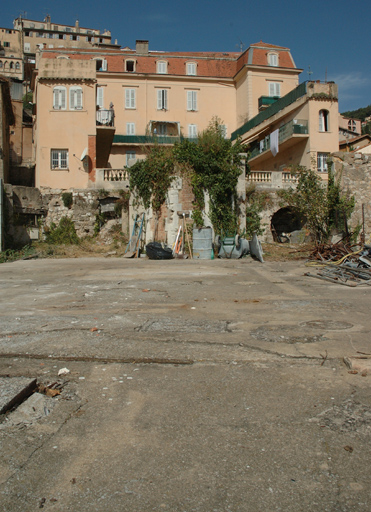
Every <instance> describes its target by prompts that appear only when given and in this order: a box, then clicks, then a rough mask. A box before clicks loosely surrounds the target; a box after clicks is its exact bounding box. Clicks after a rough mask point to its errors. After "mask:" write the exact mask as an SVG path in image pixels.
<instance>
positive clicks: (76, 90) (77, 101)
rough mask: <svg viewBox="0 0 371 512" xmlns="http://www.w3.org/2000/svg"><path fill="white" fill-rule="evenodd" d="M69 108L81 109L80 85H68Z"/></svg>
mask: <svg viewBox="0 0 371 512" xmlns="http://www.w3.org/2000/svg"><path fill="white" fill-rule="evenodd" d="M70 110H82V88H81V87H70Z"/></svg>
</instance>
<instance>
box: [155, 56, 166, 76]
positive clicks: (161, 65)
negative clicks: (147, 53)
mask: <svg viewBox="0 0 371 512" xmlns="http://www.w3.org/2000/svg"><path fill="white" fill-rule="evenodd" d="M157 73H160V74H162V75H166V73H167V62H166V61H165V60H159V61H158V62H157Z"/></svg>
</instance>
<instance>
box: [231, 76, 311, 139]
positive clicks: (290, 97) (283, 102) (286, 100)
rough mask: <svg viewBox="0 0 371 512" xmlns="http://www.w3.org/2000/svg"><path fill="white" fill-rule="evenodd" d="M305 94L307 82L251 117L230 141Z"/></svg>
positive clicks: (234, 133) (233, 134) (235, 132)
mask: <svg viewBox="0 0 371 512" xmlns="http://www.w3.org/2000/svg"><path fill="white" fill-rule="evenodd" d="M306 93H307V82H303V83H302V84H300V85H299V86H298V87H296V89H294V90H292V91H290V92H289V93H288V94H286V95H285V96H283V97H282V98H280V99H279V100H277V101H276V102H274V103H273V105H271V106H270V107H268V108H266V109H265V110H263V111H262V112H260V113H259V114H258V115H257V116H255V117H253V118H252V119H250V120H249V121H247V122H246V123H245V124H243V125H242V126H241V127H240V128H238V129H237V130H235V131H234V132H233V133H232V135H231V139H232V140H235V139H237V137H239V136H242V135H244V134H245V133H247V132H249V131H250V130H252V129H253V128H255V126H258V125H259V124H261V123H262V122H263V121H265V120H266V119H269V118H270V117H272V116H274V115H275V114H277V112H279V111H280V110H282V109H284V108H285V107H287V106H288V105H291V103H294V101H296V100H297V99H299V98H301V97H302V96H305V94H306Z"/></svg>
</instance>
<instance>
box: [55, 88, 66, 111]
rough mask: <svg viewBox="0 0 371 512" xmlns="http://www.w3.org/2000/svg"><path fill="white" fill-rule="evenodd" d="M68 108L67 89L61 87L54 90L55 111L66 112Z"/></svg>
mask: <svg viewBox="0 0 371 512" xmlns="http://www.w3.org/2000/svg"><path fill="white" fill-rule="evenodd" d="M66 108H67V89H66V88H65V87H63V86H61V85H58V86H57V87H54V89H53V109H54V110H66Z"/></svg>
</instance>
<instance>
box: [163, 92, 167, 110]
mask: <svg viewBox="0 0 371 512" xmlns="http://www.w3.org/2000/svg"><path fill="white" fill-rule="evenodd" d="M162 108H164V109H165V110H167V90H166V89H164V90H163V105H162Z"/></svg>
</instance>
